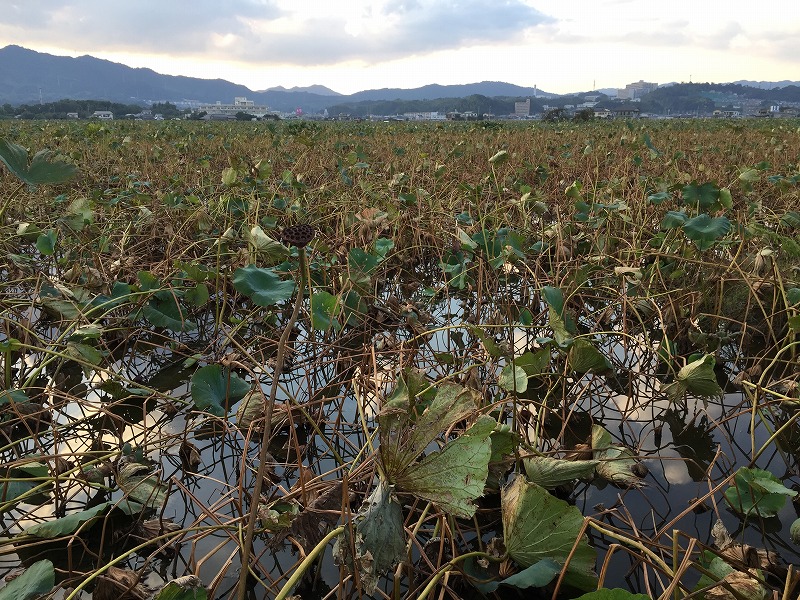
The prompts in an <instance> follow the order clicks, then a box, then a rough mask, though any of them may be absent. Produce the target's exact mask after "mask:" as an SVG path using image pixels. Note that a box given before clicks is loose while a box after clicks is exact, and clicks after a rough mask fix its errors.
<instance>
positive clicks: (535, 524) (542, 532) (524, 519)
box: [500, 477, 597, 591]
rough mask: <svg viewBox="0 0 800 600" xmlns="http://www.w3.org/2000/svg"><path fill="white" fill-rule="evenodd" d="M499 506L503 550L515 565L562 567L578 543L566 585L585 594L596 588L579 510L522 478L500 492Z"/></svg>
mask: <svg viewBox="0 0 800 600" xmlns="http://www.w3.org/2000/svg"><path fill="white" fill-rule="evenodd" d="M500 504H501V508H502V513H503V536H504V541H505V545H506V550H507V551H508V553H509V555H510V556H511V558H513V559H514V560H515V561H516V562H517V563H518V564H520V565H522V566H523V567H529V566H531V565H534V564H536V563H537V562H539V561H540V560H544V559H551V560H554V561H556V562H557V563H559V564H560V565H564V564H565V563H566V561H567V558H568V557H569V556H570V554H571V553H572V550H573V547H574V546H575V542H576V541H578V544H577V547H575V552H574V553H572V556H571V558H570V561H569V565H568V567H567V573H566V574H565V577H566V579H565V581H566V582H567V583H569V584H570V585H573V586H575V587H577V588H578V589H583V590H587V591H588V590H591V589H594V588H596V587H597V576H596V575H595V574H594V565H595V560H596V553H595V551H594V549H593V548H592V547H591V546H589V543H588V541H587V540H586V537H585V536H584V535H583V534H582V531H583V515H582V514H581V511H580V510H578V509H577V508H576V507H574V506H570V505H569V504H568V503H566V502H564V501H563V500H560V499H558V498H556V497H555V496H553V495H552V494H550V493H549V492H548V491H547V490H546V489H544V488H543V487H541V486H538V485H536V484H535V483H529V482H527V481H525V479H524V478H523V477H517V478H516V479H515V480H514V482H513V483H511V484H510V485H508V486H506V487H505V488H504V489H503V491H502V495H501V500H500ZM579 538H580V539H579Z"/></svg>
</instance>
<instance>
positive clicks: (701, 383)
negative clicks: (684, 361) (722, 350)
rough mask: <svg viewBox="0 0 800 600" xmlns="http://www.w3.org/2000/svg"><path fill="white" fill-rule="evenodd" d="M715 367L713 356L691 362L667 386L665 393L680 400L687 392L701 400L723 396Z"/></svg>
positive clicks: (708, 355) (707, 355) (709, 355)
mask: <svg viewBox="0 0 800 600" xmlns="http://www.w3.org/2000/svg"><path fill="white" fill-rule="evenodd" d="M714 365H715V361H714V355H713V354H706V355H705V356H703V358H700V359H697V360H695V361H692V362H690V363H689V364H688V365H686V366H685V367H683V368H681V370H680V371H678V374H677V375H676V377H675V381H674V382H673V383H671V384H669V385H668V386H666V387H665V388H664V392H666V393H667V395H668V396H670V397H671V398H679V397H681V396H683V395H684V394H685V393H686V392H689V393H690V394H693V395H695V396H698V397H700V398H705V397H709V396H721V395H722V388H721V387H720V386H719V384H718V383H717V376H716V374H715V373H714Z"/></svg>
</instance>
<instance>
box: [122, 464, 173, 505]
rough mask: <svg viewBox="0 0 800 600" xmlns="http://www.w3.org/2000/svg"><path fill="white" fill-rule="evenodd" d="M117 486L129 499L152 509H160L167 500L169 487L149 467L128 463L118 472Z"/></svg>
mask: <svg viewBox="0 0 800 600" xmlns="http://www.w3.org/2000/svg"><path fill="white" fill-rule="evenodd" d="M117 485H118V486H119V487H120V489H121V490H122V491H123V492H125V494H126V495H127V497H128V498H132V499H133V500H136V501H137V502H139V503H140V504H143V505H145V506H149V507H150V508H160V507H161V506H163V504H164V502H166V500H167V490H168V487H167V486H166V485H165V484H164V483H162V482H161V480H160V479H159V478H158V477H157V476H156V475H155V474H153V472H152V469H151V467H150V466H149V465H143V464H140V463H126V464H124V465H123V466H121V467H120V468H119V469H118V471H117Z"/></svg>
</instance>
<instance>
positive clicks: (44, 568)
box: [0, 560, 56, 600]
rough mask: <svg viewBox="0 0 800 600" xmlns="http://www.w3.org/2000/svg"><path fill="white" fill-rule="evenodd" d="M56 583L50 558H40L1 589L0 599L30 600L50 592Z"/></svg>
mask: <svg viewBox="0 0 800 600" xmlns="http://www.w3.org/2000/svg"><path fill="white" fill-rule="evenodd" d="M55 584H56V572H55V569H54V568H53V563H52V562H50V561H49V560H40V561H38V562H35V563H33V564H32V565H31V566H30V567H28V568H27V569H26V570H25V572H24V573H23V574H22V575H20V576H19V577H15V578H14V579H12V580H11V581H9V582H8V584H6V585H5V587H3V589H0V600H28V599H29V598H38V597H39V596H41V595H43V594H46V593H48V592H49V591H50V590H52V589H53V586H55Z"/></svg>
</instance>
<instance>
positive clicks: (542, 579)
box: [464, 558, 561, 594]
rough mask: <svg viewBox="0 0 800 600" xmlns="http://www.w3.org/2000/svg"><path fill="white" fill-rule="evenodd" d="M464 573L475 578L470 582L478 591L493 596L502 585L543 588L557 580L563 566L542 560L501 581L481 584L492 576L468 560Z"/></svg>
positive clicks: (547, 559)
mask: <svg viewBox="0 0 800 600" xmlns="http://www.w3.org/2000/svg"><path fill="white" fill-rule="evenodd" d="M464 571H465V572H466V573H467V575H469V576H470V577H472V578H473V581H470V583H472V585H474V586H475V587H476V588H477V589H478V590H480V591H481V592H483V593H484V594H491V593H492V592H494V591H496V590H497V588H499V587H500V586H501V585H510V586H513V587H515V588H517V589H527V588H531V587H534V588H542V587H544V586H546V585H547V584H548V583H550V582H551V581H553V579H555V577H556V575H558V574H559V573H560V572H561V565H559V564H558V563H557V562H556V561H554V560H551V559H549V558H545V559H542V560H540V561H539V562H537V563H536V564H534V565H531V566H530V567H527V568H525V569H523V570H522V571H520V572H519V573H514V574H513V575H511V576H510V577H506V578H505V579H503V580H501V581H489V582H486V583H483V582H481V581H480V580H481V579H484V580H485V579H489V578H490V577H491V575H490V574H489V572H488V571H485V572H484V570H483V569H481V568H480V567H478V566H477V565H476V564H475V561H473V560H469V559H468V560H467V561H465V564H464Z"/></svg>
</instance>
